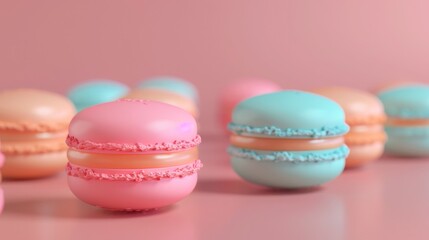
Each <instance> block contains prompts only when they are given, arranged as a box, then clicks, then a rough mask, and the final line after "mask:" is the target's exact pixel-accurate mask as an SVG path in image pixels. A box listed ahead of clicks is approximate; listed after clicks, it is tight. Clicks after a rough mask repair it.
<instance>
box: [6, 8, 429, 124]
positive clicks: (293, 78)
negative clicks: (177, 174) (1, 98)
mask: <svg viewBox="0 0 429 240" xmlns="http://www.w3.org/2000/svg"><path fill="white" fill-rule="evenodd" d="M428 12H429V2H428V1H425V0H421V1H417V0H403V1H387V0H386V1H380V0H379V1H374V0H371V1H318V0H313V1H305V0H302V1H285V0H278V1H249V0H234V1H197V0H195V1H183V0H182V1H142V0H136V1H106V0H97V1H54V0H48V1H22V0H16V1H3V2H2V3H1V4H0V29H1V37H0V83H1V88H11V87H24V86H25V87H39V88H45V89H51V90H54V91H58V92H62V93H65V92H66V91H67V90H68V89H69V88H70V87H71V86H73V85H74V84H75V83H78V82H81V81H85V80H87V79H92V78H110V79H115V80H121V81H124V82H126V83H128V84H130V85H135V84H136V83H137V81H138V80H140V79H144V78H146V77H150V76H153V75H159V74H170V75H177V76H180V77H183V78H185V79H188V80H190V81H192V82H194V83H195V84H196V85H197V87H198V88H199V90H200V94H201V95H202V97H201V99H202V104H201V108H202V117H201V122H202V127H203V131H204V130H205V131H211V132H214V131H216V127H217V126H218V125H217V124H216V117H215V114H216V112H215V111H214V109H215V105H216V103H217V101H216V100H217V96H218V95H219V91H220V89H221V87H222V86H223V85H224V84H226V83H227V82H228V81H231V80H233V79H236V78H241V77H246V76H249V77H263V78H268V79H272V80H274V81H277V82H279V83H281V84H282V85H283V86H284V87H287V88H308V87H313V86H321V85H329V84H342V85H349V86H355V87H360V88H367V89H370V88H372V87H373V86H374V85H376V84H377V83H381V82H384V81H390V80H398V79H409V80H419V81H428V79H429V70H428V62H429V61H428V60H429V57H428V56H429V44H428V43H429V24H428V23H429V14H428ZM215 126H216V127H215Z"/></svg>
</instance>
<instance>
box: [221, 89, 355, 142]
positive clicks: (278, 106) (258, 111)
mask: <svg viewBox="0 0 429 240" xmlns="http://www.w3.org/2000/svg"><path fill="white" fill-rule="evenodd" d="M344 120H345V116H344V111H343V110H342V108H341V107H340V106H339V105H338V104H337V103H335V102H334V101H332V100H330V99H328V98H326V97H322V96H320V95H316V94H312V93H307V92H302V91H294V90H291V91H281V92H275V93H270V94H265V95H260V96H256V97H253V98H249V99H246V100H244V101H242V102H241V103H239V104H238V105H237V106H236V108H235V109H234V112H233V115H232V123H230V125H229V129H230V130H231V131H233V132H236V133H239V134H245V135H259V136H268V137H287V138H289V137H290V138H318V137H329V136H339V135H344V134H345V133H346V132H347V131H348V126H347V125H346V124H345V122H344Z"/></svg>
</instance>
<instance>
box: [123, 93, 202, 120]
mask: <svg viewBox="0 0 429 240" xmlns="http://www.w3.org/2000/svg"><path fill="white" fill-rule="evenodd" d="M123 98H128V99H147V100H153V101H158V102H163V103H167V104H170V105H173V106H176V107H179V108H181V109H183V110H185V111H187V112H188V113H190V114H191V115H192V116H194V117H195V118H197V117H198V108H197V105H196V104H195V102H194V101H192V100H191V99H190V98H187V97H184V96H183V95H180V94H178V93H175V92H172V91H167V90H164V89H158V88H136V89H133V90H131V91H130V92H129V93H128V94H127V95H125V96H124V97H123Z"/></svg>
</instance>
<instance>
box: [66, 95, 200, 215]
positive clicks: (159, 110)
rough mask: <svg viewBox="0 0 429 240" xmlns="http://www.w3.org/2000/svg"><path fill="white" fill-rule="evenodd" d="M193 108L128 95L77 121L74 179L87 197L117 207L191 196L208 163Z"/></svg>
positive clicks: (73, 185)
mask: <svg viewBox="0 0 429 240" xmlns="http://www.w3.org/2000/svg"><path fill="white" fill-rule="evenodd" d="M200 142H201V138H200V136H199V135H198V134H197V124H196V121H195V119H194V118H193V117H192V115H191V114H189V113H187V112H186V111H184V110H182V109H180V108H178V107H174V106H172V105H168V104H165V103H161V102H156V101H150V100H132V99H122V100H118V101H115V102H109V103H104V104H100V105H95V106H93V107H90V108H87V109H85V110H83V111H81V112H79V113H78V114H77V115H76V116H75V117H74V118H73V120H72V121H71V123H70V126H69V136H68V138H67V144H68V146H69V151H68V159H69V163H68V165H67V174H68V183H69V186H70V189H71V191H72V192H73V193H74V194H75V195H76V196H77V197H78V198H79V199H81V200H82V201H84V202H86V203H89V204H91V205H95V206H99V207H103V208H107V209H111V210H131V211H139V210H147V209H156V208H160V207H165V206H168V205H171V204H174V203H176V202H178V201H180V200H181V199H183V198H185V197H186V196H188V195H189V194H190V193H191V192H192V191H193V189H194V188H195V185H196V183H197V171H198V170H199V169H200V168H201V167H202V164H201V161H200V160H199V158H198V149H197V146H198V145H199V144H200Z"/></svg>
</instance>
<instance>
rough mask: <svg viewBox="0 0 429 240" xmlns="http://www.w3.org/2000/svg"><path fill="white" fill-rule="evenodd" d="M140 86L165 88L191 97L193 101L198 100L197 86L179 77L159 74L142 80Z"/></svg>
mask: <svg viewBox="0 0 429 240" xmlns="http://www.w3.org/2000/svg"><path fill="white" fill-rule="evenodd" d="M139 87H140V88H155V89H164V90H168V91H171V92H175V93H177V94H180V95H182V96H184V97H187V98H190V99H191V100H192V101H195V102H197V101H198V91H197V89H196V88H195V86H194V85H192V84H191V83H189V82H187V81H185V80H183V79H180V78H177V77H171V76H159V77H154V78H150V79H147V80H145V81H142V82H141V83H140V84H139Z"/></svg>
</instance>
